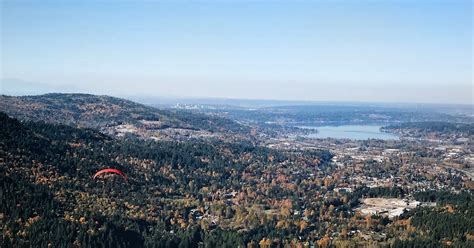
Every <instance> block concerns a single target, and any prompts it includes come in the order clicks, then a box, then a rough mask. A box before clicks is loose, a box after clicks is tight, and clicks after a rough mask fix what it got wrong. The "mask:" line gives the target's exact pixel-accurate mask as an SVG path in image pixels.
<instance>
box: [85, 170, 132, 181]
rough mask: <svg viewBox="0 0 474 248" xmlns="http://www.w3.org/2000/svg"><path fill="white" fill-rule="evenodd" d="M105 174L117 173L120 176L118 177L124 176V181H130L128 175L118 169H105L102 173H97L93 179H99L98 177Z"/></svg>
mask: <svg viewBox="0 0 474 248" xmlns="http://www.w3.org/2000/svg"><path fill="white" fill-rule="evenodd" d="M104 173H115V174H118V175H120V176H122V177H123V179H125V181H127V179H128V178H127V175H125V173H123V172H122V171H120V170H117V169H103V170H100V171H98V172H96V173H95V174H94V177H93V179H95V178H96V177H98V176H100V175H102V174H104Z"/></svg>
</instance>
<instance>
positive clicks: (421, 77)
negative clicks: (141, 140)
mask: <svg viewBox="0 0 474 248" xmlns="http://www.w3.org/2000/svg"><path fill="white" fill-rule="evenodd" d="M472 5H473V4H472V2H471V1H469V0H468V1H461V0H449V1H448V0H438V1H434V0H432V1H429V0H426V1H422V0H420V1H409V0H404V1H402V0H399V1H393V0H387V1H381V0H378V1H377V0H371V1H369V0H366V1H351V0H347V1H342V0H341V1H337V0H336V1H252V0H244V1H230V0H228V1H226V0H220V1H217V0H215V1H179V0H178V1H157V0H155V1H89V0H84V1H68V0H63V1H48V0H45V1H22V0H17V1H10V0H2V1H1V40H0V41H1V50H0V55H1V65H0V66H1V71H0V80H1V83H2V87H1V90H2V92H3V94H9V93H12V92H13V93H15V92H17V93H18V92H24V93H25V94H35V93H44V92H48V91H64V92H87V93H94V94H108V95H119V96H124V95H134V96H157V97H159V96H166V97H218V98H241V99H275V100H310V101H364V102H427V103H462V104H474V100H473V96H474V89H473V82H472V71H473V51H472V40H473V30H472V29H473V19H472V9H473V6H472ZM13 93H12V94H13Z"/></svg>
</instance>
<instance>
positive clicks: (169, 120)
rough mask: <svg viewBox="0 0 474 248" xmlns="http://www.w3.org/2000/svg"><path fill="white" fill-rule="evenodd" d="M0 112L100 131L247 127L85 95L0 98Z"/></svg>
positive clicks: (219, 119)
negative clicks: (145, 126) (151, 125)
mask: <svg viewBox="0 0 474 248" xmlns="http://www.w3.org/2000/svg"><path fill="white" fill-rule="evenodd" d="M0 111H2V112H5V113H7V114H9V115H10V116H12V117H15V118H18V119H20V120H26V121H45V122H47V123H54V124H66V125H74V126H79V127H92V128H104V127H109V126H114V125H119V124H127V123H129V124H133V125H137V124H142V122H144V121H152V122H155V123H157V125H155V126H156V127H158V128H169V127H174V128H187V129H196V130H200V129H201V130H207V131H212V132H218V131H232V132H246V133H248V131H249V128H248V127H245V126H242V125H239V124H238V123H236V122H234V121H231V120H229V119H225V118H221V117H216V116H210V115H204V114H197V113H191V112H187V111H173V110H160V109H156V108H153V107H150V106H145V105H142V104H138V103H135V102H132V101H128V100H125V99H120V98H116V97H110V96H97V95H89V94H59V93H58V94H56V93H55V94H45V95H38V96H18V97H15V96H4V95H1V96H0Z"/></svg>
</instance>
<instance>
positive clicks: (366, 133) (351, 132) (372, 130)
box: [301, 125, 398, 140]
mask: <svg viewBox="0 0 474 248" xmlns="http://www.w3.org/2000/svg"><path fill="white" fill-rule="evenodd" d="M381 127H382V126H376V125H343V126H318V127H312V126H302V127H301V128H311V129H317V130H318V133H313V134H309V135H306V136H305V137H308V138H319V139H324V138H335V139H352V140H366V139H381V140H397V139H398V136H396V135H394V134H391V133H384V132H381V131H380V128H381Z"/></svg>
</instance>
